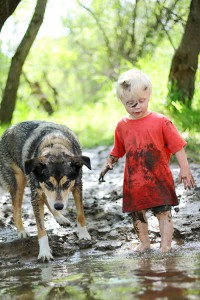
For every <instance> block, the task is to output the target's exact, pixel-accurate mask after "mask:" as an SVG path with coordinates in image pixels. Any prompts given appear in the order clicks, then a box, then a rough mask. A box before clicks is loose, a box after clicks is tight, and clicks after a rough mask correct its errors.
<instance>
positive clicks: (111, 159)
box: [99, 155, 118, 182]
mask: <svg viewBox="0 0 200 300" xmlns="http://www.w3.org/2000/svg"><path fill="white" fill-rule="evenodd" d="M117 161H118V157H115V156H112V155H110V156H109V157H108V159H107V162H106V165H105V167H104V168H103V170H102V171H101V173H100V176H99V182H105V180H104V176H105V175H106V173H107V172H108V171H109V170H112V169H113V165H114V164H115V163H116V162H117Z"/></svg>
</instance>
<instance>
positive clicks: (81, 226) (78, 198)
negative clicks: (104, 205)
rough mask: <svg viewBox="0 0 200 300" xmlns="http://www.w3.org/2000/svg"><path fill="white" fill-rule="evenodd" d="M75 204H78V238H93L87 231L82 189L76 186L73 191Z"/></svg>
mask: <svg viewBox="0 0 200 300" xmlns="http://www.w3.org/2000/svg"><path fill="white" fill-rule="evenodd" d="M72 194H73V197H74V201H75V205H76V211H77V229H78V238H79V240H80V239H86V240H91V236H90V234H89V233H88V231H87V228H86V226H85V216H84V209H83V202H82V201H83V200H82V191H81V190H80V189H79V188H78V187H76V188H74V189H73V191H72Z"/></svg>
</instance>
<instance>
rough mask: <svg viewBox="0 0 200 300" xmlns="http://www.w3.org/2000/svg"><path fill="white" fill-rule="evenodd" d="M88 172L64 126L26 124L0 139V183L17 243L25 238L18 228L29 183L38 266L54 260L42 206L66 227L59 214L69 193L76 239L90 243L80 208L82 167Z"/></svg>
mask: <svg viewBox="0 0 200 300" xmlns="http://www.w3.org/2000/svg"><path fill="white" fill-rule="evenodd" d="M83 165H85V166H87V167H88V168H89V169H91V165H90V158H89V157H87V156H83V155H82V152H81V148H80V144H79V142H78V140H77V138H76V136H75V134H74V133H73V132H72V131H71V130H70V129H69V128H67V127H66V126H63V125H58V124H54V123H50V122H43V121H28V122H22V123H19V124H17V125H13V126H11V127H10V128H9V129H7V130H6V131H5V132H4V134H3V135H2V137H1V139H0V182H1V184H2V186H3V188H4V189H5V190H7V191H8V192H9V193H10V195H11V199H12V205H13V218H14V223H15V225H16V228H17V232H18V236H19V238H26V237H27V236H28V233H27V232H26V231H25V229H24V226H23V223H22V211H21V207H22V200H23V195H24V189H25V187H26V185H27V183H29V185H30V189H31V203H32V207H33V211H34V215H35V219H36V224H37V230H38V241H39V255H38V259H40V260H43V261H45V260H47V261H49V260H51V259H53V256H52V253H51V249H50V247H49V242H48V236H47V233H46V230H45V226H44V204H46V206H47V207H48V208H49V210H50V212H51V213H52V214H53V216H54V218H55V219H56V221H57V222H58V223H60V224H68V223H70V222H69V220H68V219H67V218H65V217H64V216H63V215H62V214H61V211H62V210H64V209H66V207H67V201H68V194H69V193H70V192H72V195H73V198H74V201H75V205H76V210H77V233H78V237H79V239H91V237H90V235H89V233H88V231H87V228H86V226H85V219H84V209H83V203H82V166H83Z"/></svg>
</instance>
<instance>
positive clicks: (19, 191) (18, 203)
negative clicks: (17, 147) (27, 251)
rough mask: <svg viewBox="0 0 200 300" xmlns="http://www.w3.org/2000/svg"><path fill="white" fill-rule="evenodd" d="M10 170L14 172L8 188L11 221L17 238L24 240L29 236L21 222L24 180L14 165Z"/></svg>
mask: <svg viewBox="0 0 200 300" xmlns="http://www.w3.org/2000/svg"><path fill="white" fill-rule="evenodd" d="M12 170H13V172H14V178H13V180H12V186H11V187H10V194H11V198H12V206H13V219H14V223H15V226H16V227H17V233H18V237H19V238H26V237H28V236H29V234H28V233H27V232H26V231H25V229H24V226H23V222H22V201H23V195H24V189H25V186H26V178H25V176H24V174H23V172H22V170H21V169H20V168H19V167H17V166H16V165H14V166H13V167H12Z"/></svg>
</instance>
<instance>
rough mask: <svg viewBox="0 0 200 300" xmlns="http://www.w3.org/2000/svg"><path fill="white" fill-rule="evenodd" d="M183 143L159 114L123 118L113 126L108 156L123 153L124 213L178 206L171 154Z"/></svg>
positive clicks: (121, 154)
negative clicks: (132, 118) (113, 136)
mask: <svg viewBox="0 0 200 300" xmlns="http://www.w3.org/2000/svg"><path fill="white" fill-rule="evenodd" d="M185 145H186V142H185V141H184V140H183V139H182V137H181V136H180V134H179V132H178V130H177V129H176V128H175V126H174V125H173V124H172V122H171V121H170V120H169V119H168V118H167V117H165V116H163V115H162V114H158V113H154V112H150V113H149V114H148V115H147V116H146V117H144V118H141V119H137V120H130V119H128V118H127V117H124V118H122V119H121V120H120V121H119V122H118V124H117V127H116V129H115V139H114V146H113V149H112V150H111V152H110V155H113V156H115V157H118V158H119V157H122V156H124V155H125V154H126V162H125V168H124V184H123V212H134V211H139V210H143V209H148V208H152V207H156V206H161V205H177V204H178V199H177V196H176V193H175V187H174V181H173V177H172V173H171V170H170V167H169V161H170V155H171V154H174V153H176V152H177V151H179V150H181V149H182V148H183V147H184V146H185Z"/></svg>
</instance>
